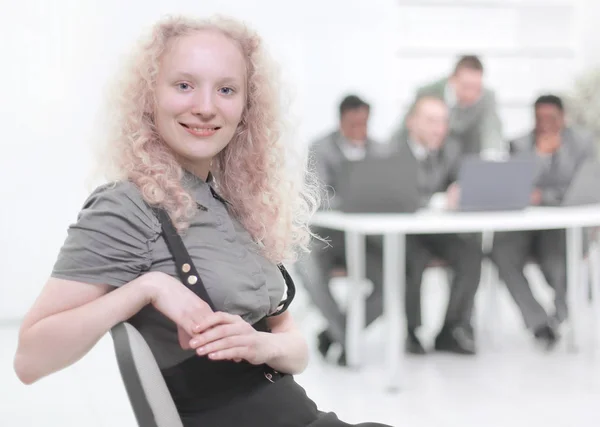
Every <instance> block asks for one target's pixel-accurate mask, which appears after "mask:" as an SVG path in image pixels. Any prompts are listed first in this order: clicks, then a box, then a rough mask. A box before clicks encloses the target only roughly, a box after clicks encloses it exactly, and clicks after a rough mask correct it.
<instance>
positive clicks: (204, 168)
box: [181, 160, 211, 182]
mask: <svg viewBox="0 0 600 427" xmlns="http://www.w3.org/2000/svg"><path fill="white" fill-rule="evenodd" d="M210 163H211V162H210V160H209V161H205V160H202V161H200V162H189V161H182V162H181V166H182V167H183V168H184V169H185V170H186V171H188V172H189V173H191V174H192V175H194V176H196V177H198V178H200V179H201V180H202V181H204V182H206V181H207V180H208V175H209V173H210Z"/></svg>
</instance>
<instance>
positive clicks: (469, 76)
mask: <svg viewBox="0 0 600 427" xmlns="http://www.w3.org/2000/svg"><path fill="white" fill-rule="evenodd" d="M424 96H433V97H436V98H439V99H442V100H444V102H445V103H446V105H447V106H448V108H449V110H450V136H451V137H453V138H454V139H456V140H458V141H460V143H461V144H462V147H461V148H462V152H463V154H470V153H477V154H478V153H482V152H484V153H492V154H496V153H500V154H502V153H504V152H506V151H507V147H505V143H504V140H503V137H502V124H501V122H500V118H499V116H498V112H497V107H496V97H495V95H494V92H493V91H492V90H490V89H488V88H485V87H484V86H483V64H482V63H481V61H480V60H479V58H478V57H477V56H472V55H468V56H463V57H461V58H460V59H459V60H458V62H457V63H456V65H455V67H454V71H453V73H452V75H451V76H450V77H445V78H443V79H440V80H438V81H435V82H433V83H431V84H428V85H426V86H423V87H421V88H419V89H418V90H417V95H416V97H415V99H420V98H422V97H424ZM414 105H415V104H414V103H413V105H412V106H411V107H410V109H409V112H408V114H407V117H408V115H410V112H411V111H412V109H413V108H414ZM407 133H408V129H407V127H406V117H405V118H404V120H403V123H402V125H401V126H400V128H399V129H398V130H397V131H396V132H395V133H394V135H393V136H392V139H391V142H392V144H402V143H403V142H404V141H405V140H406V137H407Z"/></svg>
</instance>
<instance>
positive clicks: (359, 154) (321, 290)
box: [296, 95, 385, 365]
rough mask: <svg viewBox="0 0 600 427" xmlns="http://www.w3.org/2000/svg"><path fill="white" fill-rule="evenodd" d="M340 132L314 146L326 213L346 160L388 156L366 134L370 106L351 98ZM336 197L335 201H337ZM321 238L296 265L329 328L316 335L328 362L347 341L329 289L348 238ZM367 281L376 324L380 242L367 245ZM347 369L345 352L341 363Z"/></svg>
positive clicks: (369, 310)
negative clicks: (333, 351)
mask: <svg viewBox="0 0 600 427" xmlns="http://www.w3.org/2000/svg"><path fill="white" fill-rule="evenodd" d="M339 111H340V124H339V130H335V131H334V132H332V133H330V134H329V135H327V136H325V137H324V138H321V139H319V140H317V141H316V142H314V143H313V144H312V145H311V147H310V154H311V160H312V161H313V162H314V166H315V169H316V173H317V175H318V178H319V180H320V181H321V184H323V185H325V189H326V194H325V195H324V196H323V200H322V208H323V209H326V208H331V209H335V208H336V207H337V206H338V205H339V198H340V196H339V194H335V190H336V183H337V182H338V181H339V173H340V169H341V167H342V164H343V162H344V161H346V160H360V159H363V158H365V157H370V156H381V155H384V153H385V150H384V147H383V146H382V145H380V144H377V143H376V142H374V141H373V140H371V139H370V138H369V137H368V135H367V124H368V120H369V111H370V107H369V104H367V103H366V102H364V101H363V100H361V99H360V98H359V97H357V96H354V95H349V96H347V97H345V98H344V100H343V101H342V102H341V104H340V107H339ZM334 194H335V197H334ZM313 232H315V233H316V234H317V235H319V236H321V237H322V238H324V239H326V240H328V242H329V244H327V243H324V242H322V241H318V240H315V241H314V243H313V244H314V247H313V250H312V252H311V253H310V254H308V255H307V256H304V257H302V258H301V259H300V260H298V262H297V264H296V272H297V273H298V275H299V276H300V278H301V280H302V283H303V285H304V287H305V288H306V290H307V292H308V294H309V296H310V298H311V300H312V302H313V303H314V304H315V305H316V306H317V307H318V308H319V311H320V312H321V314H322V315H323V317H324V318H325V319H326V320H327V323H328V326H327V328H326V329H325V330H324V331H323V332H321V333H320V334H319V336H318V349H319V351H320V352H321V353H322V354H323V356H324V357H325V356H326V355H327V353H328V351H329V348H330V347H331V345H332V344H333V343H339V344H340V345H341V346H342V348H343V346H344V345H345V341H346V338H345V337H346V317H345V315H344V314H343V313H342V311H341V309H340V307H339V306H338V304H337V303H336V301H335V299H334V298H333V296H332V294H331V290H330V289H329V279H330V275H331V273H332V270H333V269H334V268H335V267H343V268H345V266H346V254H345V241H344V233H343V232H342V231H339V230H330V229H323V228H319V227H315V228H314V229H313ZM366 247H367V251H366V276H367V278H368V279H369V280H370V281H371V282H373V285H374V286H373V291H372V293H371V294H370V295H369V297H368V298H367V301H366V323H367V325H368V324H370V323H372V322H373V321H374V320H375V319H376V318H377V317H379V316H380V315H381V313H382V311H383V300H382V290H383V245H382V239H381V238H368V239H367V241H366ZM337 363H338V364H340V365H345V364H346V360H345V354H344V353H343V352H342V353H341V354H340V356H339V358H338V360H337Z"/></svg>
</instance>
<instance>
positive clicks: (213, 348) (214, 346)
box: [196, 335, 248, 356]
mask: <svg viewBox="0 0 600 427" xmlns="http://www.w3.org/2000/svg"><path fill="white" fill-rule="evenodd" d="M247 343H248V340H247V339H246V338H245V337H243V336H241V335H234V336H231V337H226V338H223V339H220V340H218V341H213V342H211V343H209V344H206V345H204V346H202V347H199V348H198V349H197V350H196V353H197V354H198V355H199V356H206V355H208V354H212V353H216V352H220V351H223V350H227V349H230V348H236V347H242V346H245V345H246V344H247Z"/></svg>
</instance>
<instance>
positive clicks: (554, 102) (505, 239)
mask: <svg viewBox="0 0 600 427" xmlns="http://www.w3.org/2000/svg"><path fill="white" fill-rule="evenodd" d="M534 113H535V128H534V129H533V130H532V131H531V132H529V133H527V134H526V135H524V136H522V137H520V138H518V139H516V140H514V141H512V142H511V144H510V148H511V154H513V155H524V154H525V155H534V156H535V158H536V160H537V166H538V175H537V178H536V188H535V190H534V192H533V194H532V196H531V204H532V205H541V206H559V205H560V204H561V202H562V199H563V197H564V195H565V193H566V191H567V188H568V187H569V184H570V183H571V180H572V179H573V177H574V175H575V174H576V172H577V170H578V169H579V168H580V167H581V166H582V164H583V163H584V162H585V161H586V160H587V159H593V158H595V150H594V145H593V141H592V139H591V138H590V137H589V136H588V135H586V134H585V133H584V132H582V131H580V130H576V129H574V128H572V127H569V126H567V125H566V124H565V111H564V107H563V102H562V100H561V99H560V98H559V97H558V96H555V95H544V96H540V97H539V98H538V99H537V100H536V101H535V104H534ZM491 257H492V260H493V261H494V263H495V264H496V266H497V268H498V273H499V275H500V278H501V279H502V280H503V281H504V282H505V283H506V286H507V288H508V290H509V291H510V294H511V295H512V297H513V299H514V300H515V302H516V304H517V306H518V307H519V310H520V311H521V314H522V316H523V320H524V322H525V325H526V327H527V328H528V329H529V330H530V331H532V334H533V336H534V338H535V339H536V340H537V341H539V342H540V343H541V344H542V345H543V346H544V347H545V348H546V349H552V348H553V347H554V346H555V344H556V343H557V341H558V339H559V334H558V326H559V325H560V324H561V323H562V322H563V321H564V320H565V319H566V318H567V316H568V310H567V302H566V293H567V292H566V283H567V269H566V237H565V230H536V231H514V232H502V233H496V234H495V236H494V246H493V249H492V254H491ZM530 259H533V260H534V261H535V262H537V263H538V264H539V267H540V269H541V271H542V273H543V275H544V277H545V279H546V281H547V282H548V284H549V285H550V287H551V288H552V289H553V290H554V312H553V313H551V314H548V313H547V312H546V310H545V309H544V308H543V307H542V305H541V304H540V303H539V302H538V300H537V299H536V298H535V296H534V295H533V293H532V291H531V287H530V284H529V282H528V280H527V278H526V277H525V274H524V271H523V270H524V267H525V264H526V263H527V262H528V261H529V260H530Z"/></svg>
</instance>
